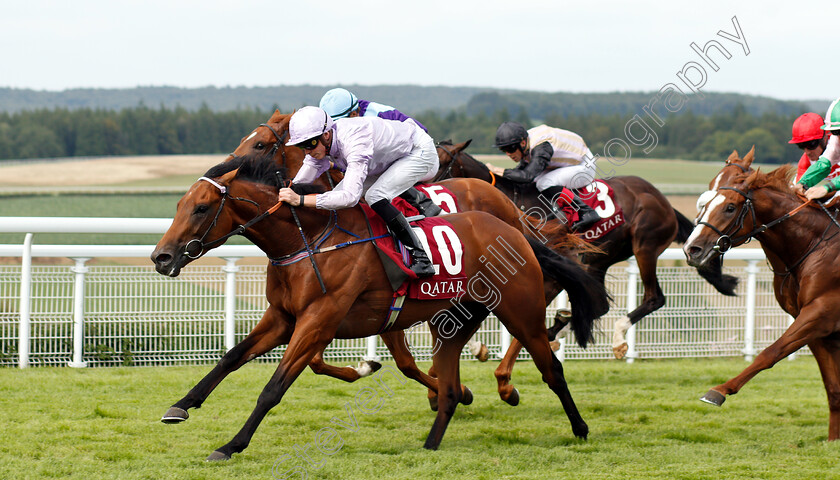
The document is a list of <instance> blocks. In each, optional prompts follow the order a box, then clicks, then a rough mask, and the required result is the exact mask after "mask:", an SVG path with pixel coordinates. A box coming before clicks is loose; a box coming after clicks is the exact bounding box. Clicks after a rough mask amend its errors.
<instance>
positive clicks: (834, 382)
mask: <svg viewBox="0 0 840 480" xmlns="http://www.w3.org/2000/svg"><path fill="white" fill-rule="evenodd" d="M808 346H809V347H810V349H811V353H813V354H814V358H815V359H816V360H817V365H819V367H820V375H822V379H823V385H824V386H825V393H826V395H827V396H828V439H829V441H831V440H837V439H838V438H840V344H838V342H836V341H831V340H824V339H819V340H814V341H813V342H811V343H809V344H808Z"/></svg>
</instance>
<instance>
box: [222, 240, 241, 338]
mask: <svg viewBox="0 0 840 480" xmlns="http://www.w3.org/2000/svg"><path fill="white" fill-rule="evenodd" d="M224 260H225V266H224V267H222V271H224V272H225V327H224V328H225V351H230V349H232V348H233V347H234V346H235V345H236V272H238V271H239V267H237V266H236V262H237V261H238V260H239V257H224Z"/></svg>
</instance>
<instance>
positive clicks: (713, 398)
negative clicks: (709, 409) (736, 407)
mask: <svg viewBox="0 0 840 480" xmlns="http://www.w3.org/2000/svg"><path fill="white" fill-rule="evenodd" d="M700 401H701V402H706V403H709V404H712V405H714V406H716V407H719V406H721V405H723V402H725V401H726V395H724V394H722V393H720V392H718V391H717V390H709V391H708V392H706V394H705V395H703V396H702V397H700Z"/></svg>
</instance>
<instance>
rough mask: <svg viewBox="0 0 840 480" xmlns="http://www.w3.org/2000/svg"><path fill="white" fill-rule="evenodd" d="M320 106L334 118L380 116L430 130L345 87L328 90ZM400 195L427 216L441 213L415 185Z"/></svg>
mask: <svg viewBox="0 0 840 480" xmlns="http://www.w3.org/2000/svg"><path fill="white" fill-rule="evenodd" d="M318 106H319V107H321V109H322V110H324V111H325V112H327V113H328V114H329V115H330V117H331V118H332V119H333V120H339V119H342V118H356V117H379V118H382V119H385V120H395V121H397V122H405V121H409V122H414V124H415V125H417V126H418V127H420V128H422V129H423V131H424V132H426V133H428V130H427V129H426V127H424V126H423V124H422V123H420V122H418V121H417V120H415V119H413V118H411V117H409V116H408V115H406V114H404V113H402V112H401V111H399V110H397V109H396V108H394V107H391V106H388V105H383V104H381V103H376V102H370V101H367V100H359V99H358V98H356V96H355V95H353V93H351V92H350V91H349V90H345V89H343V88H333V89H332V90H329V91H327V93H325V94H324V96H323V97H321V102H320V104H319V105H318ZM400 197H401V198H402V199H404V200H405V201H407V202H408V203H410V204H411V206H413V207H414V208H416V209H417V211H419V212H420V213H421V214H422V215H425V216H427V217H435V216H437V215H439V214H440V213H441V209H440V207H438V206H437V205H435V203H434V202H433V201H431V200H429V198H428V197H427V196H426V195H423V194H422V193H420V191H419V190H417V189H416V188H414V187H410V188H409V189H408V190H406V191H405V192H403V193H402V194H400Z"/></svg>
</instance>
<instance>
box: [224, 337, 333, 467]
mask: <svg viewBox="0 0 840 480" xmlns="http://www.w3.org/2000/svg"><path fill="white" fill-rule="evenodd" d="M325 330H328V329H327V328H324V329H321V328H312V327H309V328H304V327H302V326H301V325H300V324H298V327H297V328H296V329H295V332H294V335H293V336H292V339H291V341H290V342H289V347H288V348H287V349H286V352H285V353H284V354H283V359H282V360H281V361H280V365H278V366H277V370H276V371H275V372H274V375H272V376H271V379H270V380H269V381H268V383H267V384H266V386H265V388H263V391H262V393H260V396H259V398H258V399H257V405H256V407H255V408H254V411H253V412H251V415H250V416H249V417H248V420H246V421H245V424H244V425H243V426H242V429H241V430H239V432H238V433H237V434H236V435H235V436H234V437H233V439H232V440H231V441H230V442H228V443H226V444H225V445H223V446H222V447H220V448H217V449H216V450H215V451H214V452H213V453H212V454H211V455H210V456H209V457H207V460H227V459H229V458H230V457H231V455H233V454H234V453H239V452H241V451H242V450H245V448H246V447H248V444H249V443H250V442H251V438H252V437H253V435H254V432H256V430H257V427H258V426H259V425H260V422H262V419H263V418H264V417H265V415H266V414H267V413H268V411H269V410H271V409H272V408H274V407H275V406H276V405H277V404H278V403H280V400H281V399H282V398H283V395H284V394H285V393H286V391H287V390H288V389H289V387H290V386H291V385H292V382H294V381H295V379H296V378H297V377H298V375H300V373H301V372H302V371H303V369H305V368H306V366H307V365H309V362H310V361H311V360H312V358H313V357H314V356H315V355H316V354H318V353H319V352H322V351H323V350H324V349H325V348H326V347H327V345H329V343H330V341H332V336H330V333H334V332H326V331H325Z"/></svg>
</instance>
